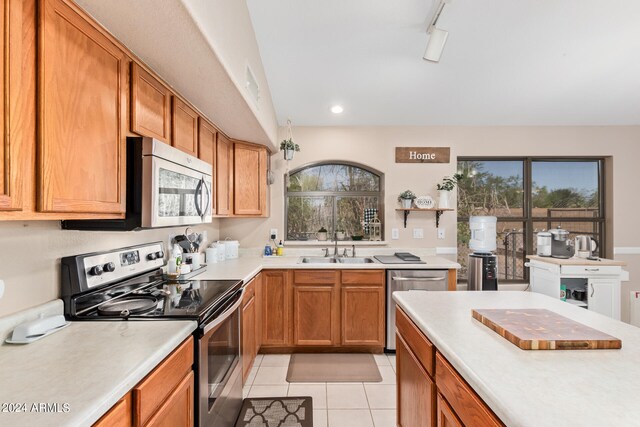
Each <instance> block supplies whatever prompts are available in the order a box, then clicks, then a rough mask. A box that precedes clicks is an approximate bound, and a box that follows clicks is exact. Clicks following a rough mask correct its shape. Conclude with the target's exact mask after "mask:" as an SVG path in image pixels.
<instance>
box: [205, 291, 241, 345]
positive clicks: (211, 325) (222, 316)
mask: <svg viewBox="0 0 640 427" xmlns="http://www.w3.org/2000/svg"><path fill="white" fill-rule="evenodd" d="M238 294H240V296H239V297H238V301H236V302H234V303H233V305H232V306H231V307H229V308H228V309H226V310H225V311H224V312H222V314H220V316H218V317H216V318H215V320H213V321H212V322H211V323H207V325H206V326H205V327H204V330H203V334H204V335H206V334H207V333H209V332H210V331H211V330H212V329H214V328H216V327H218V325H220V324H221V323H222V322H224V321H225V320H227V319H228V318H229V317H230V316H231V315H232V314H233V312H234V311H236V310H237V309H238V308H240V305H242V297H243V296H244V288H242V289H241V290H240V291H239V292H238Z"/></svg>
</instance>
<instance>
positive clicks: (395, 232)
mask: <svg viewBox="0 0 640 427" xmlns="http://www.w3.org/2000/svg"><path fill="white" fill-rule="evenodd" d="M391 238H392V239H393V240H398V239H399V238H400V231H399V230H398V229H397V228H392V229H391Z"/></svg>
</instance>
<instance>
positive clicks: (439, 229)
mask: <svg viewBox="0 0 640 427" xmlns="http://www.w3.org/2000/svg"><path fill="white" fill-rule="evenodd" d="M438 239H440V240H442V239H444V228H438Z"/></svg>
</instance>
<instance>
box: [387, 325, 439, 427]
mask: <svg viewBox="0 0 640 427" xmlns="http://www.w3.org/2000/svg"><path fill="white" fill-rule="evenodd" d="M396 377H397V385H396V388H397V408H398V409H397V421H398V426H399V427H433V426H435V422H436V398H435V396H436V386H435V384H434V382H433V380H432V379H431V377H429V375H428V374H427V372H426V371H425V370H424V369H423V368H422V366H421V365H420V362H418V360H417V359H416V357H415V355H414V354H413V353H412V352H411V350H410V349H409V346H408V345H407V343H406V342H405V341H404V339H403V338H402V336H401V335H399V334H396Z"/></svg>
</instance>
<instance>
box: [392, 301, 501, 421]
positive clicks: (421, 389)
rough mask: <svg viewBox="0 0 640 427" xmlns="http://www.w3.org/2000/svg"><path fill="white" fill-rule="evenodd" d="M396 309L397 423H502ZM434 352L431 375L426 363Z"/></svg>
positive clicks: (429, 362)
mask: <svg viewBox="0 0 640 427" xmlns="http://www.w3.org/2000/svg"><path fill="white" fill-rule="evenodd" d="M396 310H397V316H396V318H397V319H398V320H397V321H396V325H397V328H398V333H397V335H396V363H397V365H396V366H397V371H396V384H397V385H396V387H397V391H398V406H397V408H398V409H397V410H398V414H397V417H398V418H397V419H398V426H404V427H407V426H435V425H437V426H438V427H445V426H446V427H462V426H466V427H476V426H477V427H500V426H504V424H503V423H502V422H501V421H500V420H499V419H498V417H496V415H495V414H494V413H493V412H492V411H491V409H489V407H488V406H487V405H486V403H484V402H483V401H482V399H481V398H480V396H478V394H477V393H476V392H475V391H474V390H473V389H472V388H471V387H470V386H469V385H468V384H467V383H466V381H465V380H464V379H463V378H462V377H461V376H460V374H458V372H456V370H455V369H454V368H453V366H451V364H450V363H449V362H448V361H447V360H446V359H445V357H444V356H443V355H442V354H441V353H440V352H439V351H437V349H436V348H435V346H433V344H432V343H431V342H430V341H429V340H428V339H427V337H426V336H425V335H424V334H423V333H422V332H419V334H418V333H415V331H420V330H419V328H418V327H417V326H416V325H415V324H414V323H413V322H412V321H411V320H410V319H409V317H408V316H407V315H406V314H405V313H404V312H403V311H402V310H401V309H400V308H398V307H397V306H396ZM434 352H435V366H434V367H433V371H432V372H433V374H432V375H430V373H427V369H425V366H432V365H433V359H434V354H433V353H434ZM426 408H429V410H428V411H427V410H426ZM436 423H437V424H436Z"/></svg>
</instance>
